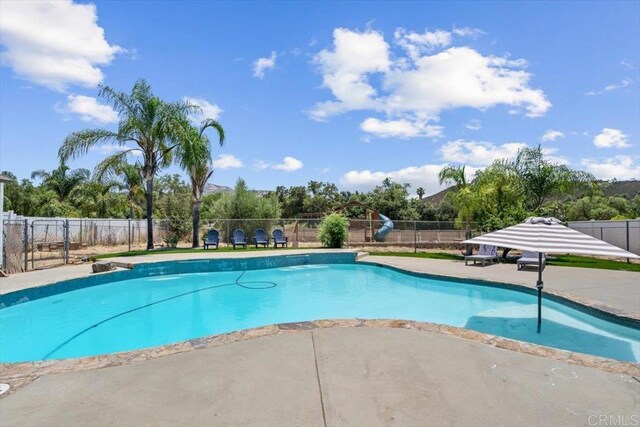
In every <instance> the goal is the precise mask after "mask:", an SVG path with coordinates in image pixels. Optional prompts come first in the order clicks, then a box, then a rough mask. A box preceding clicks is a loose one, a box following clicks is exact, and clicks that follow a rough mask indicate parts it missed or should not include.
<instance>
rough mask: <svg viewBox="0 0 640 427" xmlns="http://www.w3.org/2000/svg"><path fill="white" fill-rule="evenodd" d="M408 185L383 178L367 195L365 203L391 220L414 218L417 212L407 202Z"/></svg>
mask: <svg viewBox="0 0 640 427" xmlns="http://www.w3.org/2000/svg"><path fill="white" fill-rule="evenodd" d="M409 187H410V185H409V184H399V183H397V182H393V181H392V180H391V179H390V178H385V179H384V180H383V181H382V184H381V185H378V186H376V187H375V188H374V189H373V190H372V191H371V192H370V193H369V194H368V195H367V197H366V201H365V204H367V205H369V206H370V207H371V208H372V209H374V210H376V211H378V212H380V213H381V214H383V215H386V216H388V217H389V218H391V219H392V220H415V219H417V217H418V214H417V213H416V211H415V210H414V209H413V208H412V207H411V203H410V202H409Z"/></svg>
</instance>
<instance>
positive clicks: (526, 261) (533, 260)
mask: <svg viewBox="0 0 640 427" xmlns="http://www.w3.org/2000/svg"><path fill="white" fill-rule="evenodd" d="M546 258H547V257H546V256H545V254H542V269H543V270H544V267H545V264H546ZM539 264H540V259H539V252H522V256H521V257H520V258H518V270H522V269H523V268H525V267H527V266H533V267H538V266H539Z"/></svg>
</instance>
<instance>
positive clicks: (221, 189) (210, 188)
mask: <svg viewBox="0 0 640 427" xmlns="http://www.w3.org/2000/svg"><path fill="white" fill-rule="evenodd" d="M231 191H233V188H231V187H227V186H226V185H218V184H207V185H205V186H204V194H205V195H207V194H214V193H229V192H231Z"/></svg>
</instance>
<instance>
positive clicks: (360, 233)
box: [185, 218, 478, 250]
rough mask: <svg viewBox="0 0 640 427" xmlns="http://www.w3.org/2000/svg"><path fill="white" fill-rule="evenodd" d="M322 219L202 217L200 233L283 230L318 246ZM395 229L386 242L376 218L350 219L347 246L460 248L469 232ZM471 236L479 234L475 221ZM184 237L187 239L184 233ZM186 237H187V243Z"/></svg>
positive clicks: (446, 227)
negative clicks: (378, 236) (380, 236)
mask: <svg viewBox="0 0 640 427" xmlns="http://www.w3.org/2000/svg"><path fill="white" fill-rule="evenodd" d="M321 222H322V218H304V219H296V218H289V219H213V220H203V221H202V222H201V224H200V230H199V232H198V235H199V236H200V239H201V241H202V238H203V237H204V235H205V234H206V233H207V231H208V230H211V229H215V230H218V231H219V232H220V243H222V244H227V245H228V244H229V242H230V237H231V235H232V233H233V231H234V230H236V229H240V230H242V231H244V233H245V236H246V237H247V239H248V240H249V242H251V239H252V238H253V236H254V235H255V232H256V230H257V229H262V230H264V231H265V232H266V233H267V234H268V235H269V236H271V234H272V233H273V231H274V230H276V229H279V230H282V231H283V232H284V234H285V236H287V237H288V240H289V245H290V246H292V247H319V246H321V242H320V240H319V239H318V233H319V231H320V224H321ZM393 224H394V228H393V231H391V233H390V234H388V235H387V236H386V238H385V239H384V241H383V242H376V241H375V239H374V235H375V233H376V231H378V229H380V227H381V226H382V223H381V222H380V221H377V220H364V219H351V220H349V233H348V240H347V245H348V246H349V247H372V248H385V247H386V248H390V247H398V248H404V249H405V250H406V249H407V248H410V249H413V250H417V249H431V248H434V249H435V248H440V249H461V248H462V247H463V246H464V245H462V244H461V243H460V242H461V241H462V240H464V239H465V235H466V232H465V230H464V229H460V228H459V227H457V226H456V224H455V223H454V222H446V221H393ZM472 229H473V230H474V232H473V234H472V235H477V234H478V233H477V232H476V231H475V224H472ZM185 239H188V237H187V236H185ZM186 241H187V240H185V242H186Z"/></svg>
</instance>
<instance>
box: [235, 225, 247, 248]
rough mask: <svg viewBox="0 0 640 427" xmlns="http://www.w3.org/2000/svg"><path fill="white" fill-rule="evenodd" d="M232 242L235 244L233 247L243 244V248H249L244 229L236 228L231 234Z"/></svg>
mask: <svg viewBox="0 0 640 427" xmlns="http://www.w3.org/2000/svg"><path fill="white" fill-rule="evenodd" d="M231 244H232V245H233V249H235V248H236V246H242V247H243V248H245V249H246V248H247V238H246V237H245V236H244V231H242V230H240V229H239V228H236V229H235V230H233V235H232V236H231Z"/></svg>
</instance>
